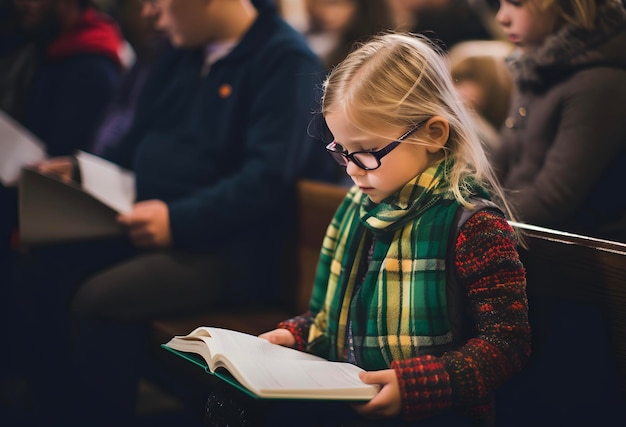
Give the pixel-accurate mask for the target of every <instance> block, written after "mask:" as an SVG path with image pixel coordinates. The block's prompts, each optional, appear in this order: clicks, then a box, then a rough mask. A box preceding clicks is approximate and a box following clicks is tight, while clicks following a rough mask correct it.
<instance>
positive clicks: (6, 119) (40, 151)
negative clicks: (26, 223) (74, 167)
mask: <svg viewBox="0 0 626 427" xmlns="http://www.w3.org/2000/svg"><path fill="white" fill-rule="evenodd" d="M46 157H47V155H46V149H45V145H44V144H43V142H41V141H40V140H39V139H38V138H37V137H35V136H34V135H33V134H32V133H30V132H29V131H28V130H27V129H26V128H24V127H23V126H22V125H20V124H19V123H17V122H16V121H15V120H13V118H11V117H10V116H9V115H7V114H6V113H5V112H4V111H2V110H0V182H2V184H3V185H5V186H7V187H12V186H14V185H16V184H17V181H18V179H19V176H20V172H21V170H22V168H23V167H24V166H32V165H34V164H35V163H38V162H41V161H42V160H45V159H46Z"/></svg>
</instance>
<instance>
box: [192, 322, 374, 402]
mask: <svg viewBox="0 0 626 427" xmlns="http://www.w3.org/2000/svg"><path fill="white" fill-rule="evenodd" d="M202 329H204V330H206V331H208V332H209V333H211V331H216V333H213V334H211V337H207V336H203V334H197V336H198V338H200V339H201V340H203V341H204V342H205V343H206V344H207V345H208V346H214V347H215V350H216V351H217V352H220V351H224V349H228V351H227V353H228V359H229V361H227V362H225V363H224V365H225V366H226V367H227V368H230V369H229V370H230V371H231V374H234V370H233V368H234V366H237V367H238V369H237V370H238V371H239V374H240V375H241V377H242V378H245V381H246V382H248V383H249V384H250V385H251V386H253V387H255V388H257V391H260V392H265V393H268V394H269V395H272V394H274V393H272V392H271V391H270V390H271V389H277V393H278V394H282V393H284V390H288V391H289V393H290V394H292V395H294V396H301V395H303V394H302V393H303V392H306V391H307V390H315V389H320V390H325V389H337V390H342V389H343V390H345V391H347V390H350V389H355V388H364V387H365V388H369V389H370V392H371V393H372V395H373V394H375V392H376V390H377V389H376V387H375V386H368V385H366V384H364V383H363V382H362V381H361V380H360V378H359V376H358V373H359V372H361V371H363V369H361V368H359V367H357V366H355V365H352V364H349V363H340V362H335V363H332V362H328V361H326V360H325V359H323V358H321V357H318V356H314V355H312V354H309V353H304V352H301V351H298V350H295V349H291V348H287V347H282V346H280V345H276V344H271V343H270V342H269V341H267V340H264V339H262V338H258V337H255V336H249V335H245V334H241V333H239V332H236V331H230V330H219V328H210V327H208V328H202ZM212 341H213V342H212ZM215 341H217V342H215ZM251 355H254V356H253V357H251ZM229 365H230V366H229ZM307 394H308V393H304V395H307ZM334 397H335V398H338V396H334Z"/></svg>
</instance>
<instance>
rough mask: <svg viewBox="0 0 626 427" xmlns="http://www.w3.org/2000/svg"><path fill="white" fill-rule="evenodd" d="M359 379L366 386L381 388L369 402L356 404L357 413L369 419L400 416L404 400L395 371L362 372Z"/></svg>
mask: <svg viewBox="0 0 626 427" xmlns="http://www.w3.org/2000/svg"><path fill="white" fill-rule="evenodd" d="M359 378H361V381H363V382H364V383H366V384H380V386H381V388H380V391H379V392H378V394H377V395H376V396H374V397H373V398H372V400H370V401H369V402H367V403H362V404H354V405H353V407H354V410H355V411H356V412H358V413H359V414H360V415H362V416H364V417H367V418H391V417H395V416H398V415H400V410H401V408H402V407H401V403H402V398H401V396H400V385H399V384H398V378H396V373H395V371H394V370H393V369H385V370H382V371H371V372H361V373H360V374H359Z"/></svg>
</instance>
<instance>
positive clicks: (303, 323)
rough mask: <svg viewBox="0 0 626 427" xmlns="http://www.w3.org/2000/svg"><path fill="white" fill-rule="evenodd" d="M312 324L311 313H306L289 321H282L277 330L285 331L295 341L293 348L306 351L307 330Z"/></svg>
mask: <svg viewBox="0 0 626 427" xmlns="http://www.w3.org/2000/svg"><path fill="white" fill-rule="evenodd" d="M312 323H313V316H312V315H311V312H306V313H304V314H301V315H299V316H296V317H293V318H291V319H289V320H285V321H282V322H280V323H279V324H278V326H277V328H282V329H287V330H288V331H289V332H291V334H292V335H293V337H294V338H295V340H296V343H295V345H294V348H295V349H297V350H300V351H306V343H307V339H308V336H309V329H310V328H311V324H312Z"/></svg>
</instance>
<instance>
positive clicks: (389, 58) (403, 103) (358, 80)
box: [322, 33, 513, 217]
mask: <svg viewBox="0 0 626 427" xmlns="http://www.w3.org/2000/svg"><path fill="white" fill-rule="evenodd" d="M323 89H324V93H323V97H322V113H323V114H324V115H327V114H328V113H331V112H335V111H340V112H341V113H343V114H345V116H346V117H347V118H348V120H350V121H351V123H352V124H354V125H355V126H357V127H359V128H361V129H363V130H366V131H367V130H368V129H371V128H372V126H371V125H372V124H373V123H377V124H386V125H390V126H396V127H404V128H406V129H409V128H410V127H412V126H413V125H415V124H416V123H419V122H421V121H423V120H426V119H429V118H431V117H433V116H441V117H444V118H445V119H446V120H447V121H448V123H449V127H450V134H449V138H448V141H447V143H446V144H445V147H444V153H445V154H446V156H447V157H448V158H451V159H452V160H453V166H452V168H451V170H449V171H447V173H448V179H449V181H450V183H451V188H452V191H453V193H454V196H455V198H456V199H457V200H458V201H459V203H461V204H463V205H464V206H471V203H469V202H468V201H467V200H466V199H465V197H464V196H463V194H464V191H462V190H463V189H462V188H461V186H462V185H463V184H462V183H463V182H465V179H464V178H466V177H473V178H475V179H476V180H477V181H478V182H480V183H481V184H483V185H485V186H486V187H487V188H489V189H490V190H491V192H492V194H493V195H494V197H495V198H496V199H499V201H500V205H501V206H502V207H503V208H504V209H505V211H506V212H507V214H508V215H509V216H510V217H512V216H513V214H512V212H511V209H510V207H509V206H508V204H507V203H506V201H505V198H504V195H503V192H502V189H501V188H500V186H499V184H498V182H497V180H496V178H495V176H494V174H493V172H492V169H491V166H490V164H489V161H488V160H487V156H486V155H485V152H484V150H483V147H482V145H481V142H480V139H479V137H478V135H477V133H476V132H475V131H474V129H473V125H472V123H473V121H472V118H471V116H470V113H469V112H468V110H467V109H466V107H465V106H464V104H463V101H462V100H461V98H460V97H459V95H458V94H457V92H456V89H455V87H454V84H453V83H452V79H451V78H450V73H449V70H448V67H447V62H446V60H445V58H444V57H443V52H441V51H439V50H437V48H436V47H435V46H434V45H433V44H431V42H429V41H428V39H426V38H425V37H422V36H420V35H415V34H408V33H404V34H403V33H384V34H379V35H377V36H374V37H373V38H371V39H370V40H369V41H368V42H366V43H364V44H362V45H360V46H359V47H358V49H356V50H355V51H353V52H352V53H351V54H350V55H348V56H347V57H346V59H345V60H344V61H343V62H342V63H341V64H339V65H338V66H337V67H335V68H334V69H333V70H332V71H331V73H330V74H329V76H328V77H327V79H326V80H325V82H324V87H323ZM393 137H395V136H393ZM393 137H392V138H393ZM407 141H411V142H414V143H422V144H428V142H427V141H418V140H417V137H416V136H412V137H410V138H408V139H407Z"/></svg>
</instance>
